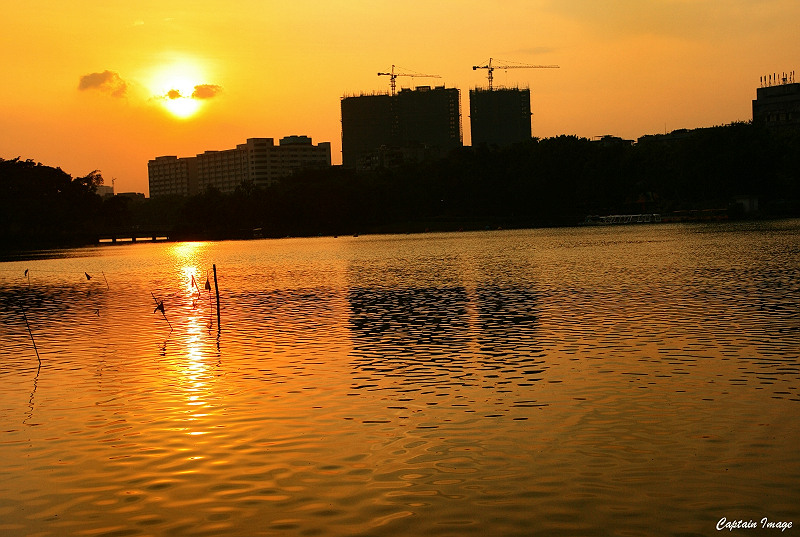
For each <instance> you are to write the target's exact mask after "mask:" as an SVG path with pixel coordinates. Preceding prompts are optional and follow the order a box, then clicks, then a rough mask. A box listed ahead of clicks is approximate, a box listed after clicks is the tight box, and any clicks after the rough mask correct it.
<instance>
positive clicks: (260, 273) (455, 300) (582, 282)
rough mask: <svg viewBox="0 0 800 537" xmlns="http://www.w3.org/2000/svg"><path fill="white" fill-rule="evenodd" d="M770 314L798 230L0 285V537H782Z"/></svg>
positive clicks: (640, 229)
mask: <svg viewBox="0 0 800 537" xmlns="http://www.w3.org/2000/svg"><path fill="white" fill-rule="evenodd" d="M214 266H216V270H217V282H218V290H219V300H220V308H219V310H217V306H216V301H217V299H216V293H215V286H214V273H213V267H214ZM26 270H27V274H26V272H25V271H26ZM207 281H208V284H209V286H210V290H209V289H207V288H206V282H207ZM798 297H800V221H798V220H788V221H777V222H764V223H723V224H709V225H705V224H682V225H678V224H653V225H640V226H606V227H582V228H569V229H546V230H514V231H511V230H507V231H502V230H501V231H486V232H474V233H473V232H470V233H452V234H420V235H393V236H389V235H384V236H360V237H339V238H334V237H320V238H302V239H292V238H289V239H280V240H257V241H245V242H237V241H230V242H205V243H158V244H130V245H118V246H102V247H95V248H83V249H72V250H62V251H51V252H42V253H38V254H37V255H32V256H29V258H27V259H19V260H12V261H5V262H3V263H0V307H2V315H3V317H2V319H3V322H2V326H1V328H0V341H2V348H1V349H0V457H1V458H0V460H2V466H0V534H2V535H4V536H6V535H10V536H64V535H85V536H129V535H130V536H156V535H224V536H256V535H257V536H267V535H322V536H350V535H363V536H367V535H369V536H381V535H386V536H419V535H425V536H429V535H430V536H465V535H480V536H485V535H492V536H523V535H524V536H530V535H546V536H559V535H563V536H575V535H582V536H585V535H620V536H623V535H625V536H633V535H665V536H679V535H680V536H689V535H711V534H716V533H719V530H720V528H721V530H722V531H723V532H726V533H730V532H729V531H728V530H729V529H730V527H731V524H732V523H733V524H736V523H739V522H738V521H743V522H742V523H749V522H750V521H752V523H753V524H755V525H756V526H757V527H756V528H753V529H741V530H738V531H737V532H736V533H737V534H741V533H744V534H746V535H759V534H769V535H776V534H781V533H783V534H791V533H793V532H794V533H796V532H797V526H798V525H800V450H798V448H797V446H798V445H800V417H799V416H800V357H799V356H798V354H799V352H800V300H798ZM159 302H163V305H164V312H163V314H162V312H161V311H159V310H156V307H157V305H158V303H159ZM154 310H155V311H154ZM218 313H219V322H218V317H217V314H218ZM26 322H27V325H26ZM28 327H29V328H28ZM34 342H35V347H34ZM37 352H38V355H39V358H37ZM723 519H724V520H723ZM789 522H792V523H793V527H792V528H790V529H788V530H787V531H784V532H781V530H780V528H779V527H762V526H770V525H774V524H779V523H783V524H784V525H785V524H788V523H789ZM726 524H727V525H728V526H727V527H726Z"/></svg>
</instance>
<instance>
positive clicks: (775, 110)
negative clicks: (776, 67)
mask: <svg viewBox="0 0 800 537" xmlns="http://www.w3.org/2000/svg"><path fill="white" fill-rule="evenodd" d="M761 84H762V86H761V87H760V88H758V89H756V99H755V100H754V101H753V124H755V125H765V126H767V127H770V128H779V127H797V126H800V84H798V83H797V82H795V79H794V72H792V73H788V74H784V75H782V76H780V77H779V76H777V75H771V76H766V77H762V79H761Z"/></svg>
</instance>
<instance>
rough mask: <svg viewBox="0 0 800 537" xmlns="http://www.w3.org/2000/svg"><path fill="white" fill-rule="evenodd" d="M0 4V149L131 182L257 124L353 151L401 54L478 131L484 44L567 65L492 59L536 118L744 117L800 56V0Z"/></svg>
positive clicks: (139, 182)
mask: <svg viewBox="0 0 800 537" xmlns="http://www.w3.org/2000/svg"><path fill="white" fill-rule="evenodd" d="M2 4H3V20H2V22H0V45H2V53H1V55H0V69H2V73H3V78H2V84H0V157H2V158H6V159H8V158H14V157H17V156H20V157H22V158H23V159H33V160H36V161H40V162H42V163H44V164H47V165H50V166H60V167H61V168H63V169H64V170H65V171H66V172H67V173H70V174H71V175H73V176H79V175H85V174H86V173H88V172H90V171H92V170H94V169H99V170H100V171H101V172H102V174H103V176H104V177H105V179H106V184H111V179H112V178H116V180H117V182H116V190H117V192H124V191H137V192H145V193H147V191H148V188H147V161H148V160H149V159H152V158H154V157H156V156H159V155H178V156H192V155H195V154H197V153H201V152H203V151H205V150H207V149H227V148H231V147H234V146H235V145H236V144H237V143H241V142H244V141H245V139H247V138H252V137H272V138H275V139H276V140H277V139H279V138H281V137H283V136H287V135H291V134H304V135H309V136H311V137H312V138H313V139H314V142H315V143H317V142H320V141H330V142H331V143H332V146H333V160H334V163H340V162H341V153H340V151H341V123H340V117H339V113H340V108H339V100H340V98H341V96H342V95H345V94H353V93H359V92H371V91H386V90H388V88H389V79H388V77H379V76H377V75H376V73H377V72H378V71H387V70H389V69H390V68H391V65H392V64H396V65H398V66H401V67H403V68H406V69H407V70H410V71H416V72H420V73H430V74H438V75H440V76H441V78H440V79H421V78H417V79H414V78H399V79H398V87H407V86H410V85H414V84H445V85H447V86H448V87H457V88H459V89H460V90H461V92H462V94H461V110H462V117H463V119H462V123H463V129H464V142H465V143H466V144H468V143H469V118H468V117H467V116H468V110H469V103H468V90H469V89H470V88H471V87H474V86H476V85H481V86H483V85H485V84H486V71H481V70H479V71H473V70H472V66H473V65H476V64H481V63H484V62H485V61H487V60H488V59H489V57H494V58H496V59H502V60H508V61H512V62H518V63H532V64H558V65H560V66H561V68H560V69H546V70H545V69H514V70H507V71H502V70H497V71H495V85H523V86H525V85H529V86H530V88H531V90H532V103H531V105H532V109H533V113H534V117H533V134H534V136H538V137H548V136H555V135H558V134H576V135H579V136H585V137H593V136H598V135H603V134H613V135H617V136H623V137H627V138H636V137H638V136H641V135H643V134H652V133H657V132H663V131H664V130H665V129H666V130H673V129H678V128H694V127H703V126H712V125H718V124H724V123H730V122H732V121H738V120H748V119H750V118H751V100H752V99H753V98H755V90H756V87H757V86H758V85H759V78H760V76H762V75H764V74H767V73H772V72H781V71H791V70H793V69H797V68H798V67H800V39H798V38H797V22H798V21H799V20H800V2H798V1H797V0H646V1H643V0H604V1H599V0H494V1H492V0H485V1H482V2H477V1H473V0H438V1H435V2H431V1H430V0H404V1H399V0H398V1H392V2H382V1H375V0H371V1H367V0H292V1H291V2H289V1H285V0H281V1H273V0H225V1H218V0H192V1H185V0H171V1H169V2H164V1H158V2H156V1H153V0H142V1H137V2H116V1H113V0H111V1H109V0H103V1H100V0H71V1H70V2H60V1H59V2H56V1H49V2H48V1H45V2H36V3H30V2H12V1H10V0H2ZM496 61H497V60H496ZM170 90H172V92H171V93H169V92H170ZM192 94H194V95H195V97H194V98H192ZM170 96H172V97H174V98H172V99H170ZM166 105H173V106H175V105H178V106H179V107H180V108H182V109H183V110H184V113H189V112H191V109H192V108H196V110H195V111H194V113H192V114H191V115H189V116H188V117H185V118H180V117H178V116H177V115H175V113H172V112H170V111H169V110H168V109H167V106H166Z"/></svg>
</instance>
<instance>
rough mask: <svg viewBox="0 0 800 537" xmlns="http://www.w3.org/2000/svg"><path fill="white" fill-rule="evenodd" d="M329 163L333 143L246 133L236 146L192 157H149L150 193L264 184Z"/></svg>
mask: <svg viewBox="0 0 800 537" xmlns="http://www.w3.org/2000/svg"><path fill="white" fill-rule="evenodd" d="M330 165H331V143H330V142H320V143H318V144H317V145H314V144H313V143H312V140H311V138H309V137H308V136H286V137H284V138H281V140H280V142H279V145H275V141H274V140H273V139H272V138H248V139H247V141H246V142H245V143H243V144H239V145H237V146H236V148H235V149H225V150H222V151H205V152H204V153H200V154H198V155H197V156H194V157H182V158H178V157H176V156H163V157H156V158H155V159H154V160H151V161H149V162H148V163H147V172H148V178H149V182H150V197H157V196H167V195H179V196H191V195H194V194H197V193H198V192H202V191H204V190H206V189H208V188H216V189H218V190H219V191H221V192H233V191H234V190H236V188H237V187H238V186H239V185H241V184H242V183H252V184H253V185H255V186H260V187H266V186H270V185H274V184H275V183H277V182H278V181H280V180H281V179H282V178H284V177H288V176H290V175H291V174H292V173H294V172H295V171H297V170H301V169H307V168H324V167H328V166H330Z"/></svg>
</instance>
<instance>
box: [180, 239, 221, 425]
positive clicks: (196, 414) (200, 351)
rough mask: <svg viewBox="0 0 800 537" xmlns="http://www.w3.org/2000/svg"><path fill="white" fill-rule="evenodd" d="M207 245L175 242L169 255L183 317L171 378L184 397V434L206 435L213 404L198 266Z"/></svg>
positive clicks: (200, 270)
mask: <svg viewBox="0 0 800 537" xmlns="http://www.w3.org/2000/svg"><path fill="white" fill-rule="evenodd" d="M205 246H207V243H203V242H184V243H179V244H176V245H174V246H173V247H172V248H171V249H170V254H172V256H173V257H174V260H175V267H176V269H177V270H176V272H177V274H178V278H179V279H180V281H179V286H178V293H179V294H178V296H177V297H176V299H177V300H176V305H175V309H176V310H177V311H178V312H179V314H180V315H181V317H182V319H181V322H180V323H178V327H179V328H178V331H179V332H180V333H179V334H178V338H177V339H178V342H179V344H178V345H177V346H175V347H174V351H175V354H174V356H173V360H174V363H173V368H172V371H173V373H174V375H175V376H174V381H175V383H176V384H177V386H176V387H178V388H179V390H180V392H181V393H182V394H183V397H184V407H185V410H184V414H185V416H186V418H185V419H186V422H187V426H186V428H185V429H184V431H185V432H186V434H187V435H190V436H200V435H204V434H207V433H208V431H207V430H204V429H206V427H205V426H204V425H203V423H205V422H206V421H207V419H208V418H209V417H210V414H211V412H210V409H211V406H212V404H211V403H210V401H209V395H210V393H211V390H212V386H211V385H210V384H209V380H210V379H211V378H213V376H212V374H211V366H210V365H209V362H208V359H209V356H208V353H207V352H206V349H205V348H204V346H205V344H206V343H207V339H208V337H209V332H208V329H209V326H207V323H206V319H207V318H210V317H209V313H208V312H207V311H206V310H207V309H208V308H210V305H209V304H208V303H206V302H204V301H203V300H201V298H202V293H201V291H200V289H201V285H203V283H204V282H205V279H204V276H205V271H204V270H202V269H201V268H200V266H201V260H200V253H201V252H202V250H203V249H204V247H205Z"/></svg>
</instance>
